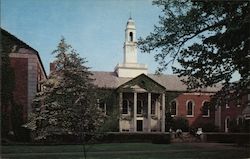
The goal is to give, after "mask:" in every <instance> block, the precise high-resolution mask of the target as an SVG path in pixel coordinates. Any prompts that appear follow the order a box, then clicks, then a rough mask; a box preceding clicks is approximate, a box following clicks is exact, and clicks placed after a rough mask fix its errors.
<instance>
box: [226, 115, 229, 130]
mask: <svg viewBox="0 0 250 159" xmlns="http://www.w3.org/2000/svg"><path fill="white" fill-rule="evenodd" d="M229 123H230V117H229V116H227V117H226V119H225V132H228V131H229Z"/></svg>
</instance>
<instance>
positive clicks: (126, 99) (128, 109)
mask: <svg viewBox="0 0 250 159" xmlns="http://www.w3.org/2000/svg"><path fill="white" fill-rule="evenodd" d="M123 101H127V113H123ZM122 114H125V115H126V114H129V100H128V99H123V100H122Z"/></svg>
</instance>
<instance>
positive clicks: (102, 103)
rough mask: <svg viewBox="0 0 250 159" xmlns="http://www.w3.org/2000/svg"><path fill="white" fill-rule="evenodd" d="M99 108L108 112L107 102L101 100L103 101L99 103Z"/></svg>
mask: <svg viewBox="0 0 250 159" xmlns="http://www.w3.org/2000/svg"><path fill="white" fill-rule="evenodd" d="M99 108H100V109H101V110H102V112H103V113H104V114H106V103H105V102H101V103H100V104H99Z"/></svg>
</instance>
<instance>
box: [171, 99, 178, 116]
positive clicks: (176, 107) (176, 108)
mask: <svg viewBox="0 0 250 159" xmlns="http://www.w3.org/2000/svg"><path fill="white" fill-rule="evenodd" d="M172 102H175V114H172V113H171V111H172V110H171V108H172ZM169 105H170V114H171V117H175V116H178V101H177V100H176V99H174V100H172V101H171V102H170V103H169Z"/></svg>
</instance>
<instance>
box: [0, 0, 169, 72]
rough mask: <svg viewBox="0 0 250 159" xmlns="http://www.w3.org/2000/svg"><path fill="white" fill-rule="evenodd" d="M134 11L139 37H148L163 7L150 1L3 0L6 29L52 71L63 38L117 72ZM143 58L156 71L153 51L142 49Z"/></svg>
mask: <svg viewBox="0 0 250 159" xmlns="http://www.w3.org/2000/svg"><path fill="white" fill-rule="evenodd" d="M130 12H131V15H132V18H133V19H134V20H135V22H136V28H137V37H145V36H146V35H148V34H149V33H150V32H151V31H153V26H154V24H157V22H158V16H159V14H160V9H159V8H157V7H156V6H152V1H151V0H1V27H2V28H4V29H6V30H7V31H8V32H10V33H11V34H13V35H15V36H16V37H18V38H19V39H21V40H22V41H24V42H25V43H27V44H28V45H30V46H31V47H33V48H34V49H36V50H37V51H38V52H39V53H40V56H41V59H42V61H43V64H44V67H45V69H46V71H47V73H48V72H49V63H50V62H51V61H53V55H51V52H52V51H53V50H55V49H56V46H57V44H58V42H59V40H60V39H61V37H62V36H64V37H65V39H66V41H67V42H68V43H69V44H71V45H72V47H73V48H74V49H76V50H77V52H78V53H79V54H80V56H81V57H86V59H87V60H88V63H87V65H88V66H89V67H91V70H99V71H113V69H114V67H115V66H116V64H117V63H119V62H122V61H123V42H124V38H125V32H124V29H125V26H126V22H127V20H128V18H129V16H130ZM138 61H139V63H145V64H148V67H149V72H151V73H154V71H155V70H156V67H157V63H156V62H155V61H154V58H153V55H151V54H142V53H140V50H138ZM165 73H172V72H171V69H169V70H168V71H167V72H165Z"/></svg>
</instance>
